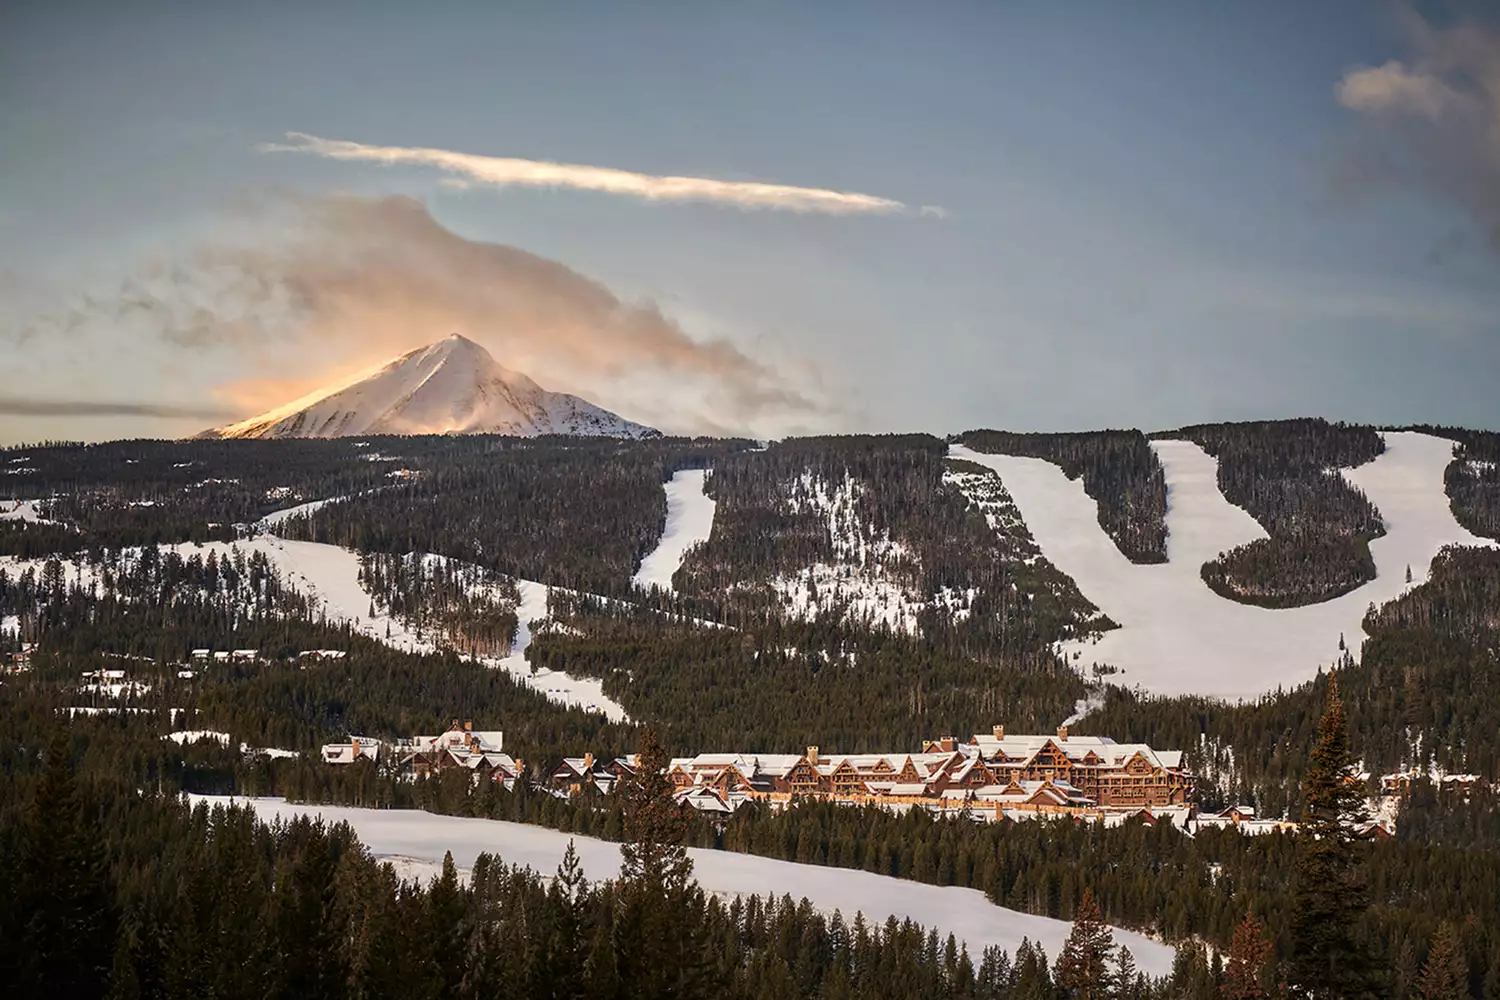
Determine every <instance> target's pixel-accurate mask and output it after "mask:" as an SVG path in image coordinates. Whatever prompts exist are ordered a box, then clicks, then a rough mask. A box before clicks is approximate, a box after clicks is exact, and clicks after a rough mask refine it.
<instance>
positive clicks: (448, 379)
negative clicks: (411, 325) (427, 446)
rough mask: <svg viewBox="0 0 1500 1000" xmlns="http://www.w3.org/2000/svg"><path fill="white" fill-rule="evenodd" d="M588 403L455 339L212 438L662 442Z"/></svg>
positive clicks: (640, 427)
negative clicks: (506, 437) (582, 437)
mask: <svg viewBox="0 0 1500 1000" xmlns="http://www.w3.org/2000/svg"><path fill="white" fill-rule="evenodd" d="M657 433H658V432H657V431H655V430H653V429H651V428H650V427H646V426H643V425H641V424H637V423H633V422H631V421H629V420H626V419H624V418H623V417H620V416H617V415H615V414H613V413H611V412H609V411H608V410H605V409H603V408H601V407H598V406H595V405H594V404H593V403H590V402H589V401H588V400H586V399H581V398H579V397H578V396H571V395H568V394H567V393H562V392H548V391H547V390H546V389H543V388H542V387H541V386H539V385H537V384H536V383H535V382H533V381H532V380H531V379H530V378H528V377H527V376H526V375H524V374H522V373H521V372H516V371H511V370H510V369H508V368H505V367H504V366H502V365H501V364H500V363H499V362H497V361H496V360H495V359H494V358H493V357H491V356H490V353H489V352H488V351H486V350H485V349H484V348H483V347H481V346H479V345H478V344H476V343H474V342H473V341H472V340H469V339H468V338H467V337H463V336H460V335H459V334H456V333H455V334H453V335H452V336H450V337H447V338H445V339H443V340H440V341H438V342H437V343H435V344H429V345H428V346H426V347H420V348H418V349H417V350H415V351H411V352H410V353H407V354H403V355H401V356H400V357H399V358H396V359H395V360H394V361H391V362H389V363H387V364H386V365H384V366H383V367H381V368H380V369H378V370H375V371H370V372H367V373H364V374H362V375H361V376H359V377H357V378H356V379H355V380H354V381H352V382H344V383H340V384H338V385H334V386H330V387H327V388H324V389H320V390H318V391H317V392H314V393H312V394H310V395H307V396H303V397H302V398H301V399H296V400H293V401H292V402H290V403H287V404H285V405H284V406H280V407H277V408H276V409H274V410H269V411H267V412H265V413H262V414H260V415H259V416H255V417H251V418H250V419H248V420H242V421H240V422H239V423H236V424H229V425H228V426H225V427H218V428H215V429H213V430H210V431H206V432H205V433H204V435H203V436H205V437H226V438H290V437H351V436H357V435H364V434H513V435H516V436H518V437H534V436H536V435H538V434H587V435H593V436H599V437H627V438H642V437H655V436H656V435H657Z"/></svg>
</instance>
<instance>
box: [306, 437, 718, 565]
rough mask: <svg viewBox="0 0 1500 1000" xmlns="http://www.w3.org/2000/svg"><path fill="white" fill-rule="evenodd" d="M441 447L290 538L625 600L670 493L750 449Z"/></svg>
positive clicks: (686, 444)
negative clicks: (684, 474) (689, 477)
mask: <svg viewBox="0 0 1500 1000" xmlns="http://www.w3.org/2000/svg"><path fill="white" fill-rule="evenodd" d="M414 440H418V439H414ZM421 440H425V439H421ZM438 440H439V441H441V442H442V443H443V446H442V448H441V449H440V450H436V451H434V452H433V453H432V454H431V455H430V456H429V459H428V461H427V462H426V463H425V464H424V465H422V466H421V467H419V469H418V471H419V473H420V474H419V475H415V476H409V477H405V478H402V479H401V480H399V481H398V482H395V483H392V484H391V485H390V486H389V487H388V488H386V489H382V490H379V491H377V492H370V493H363V494H359V495H356V496H352V497H351V498H350V499H349V500H348V501H346V502H344V503H339V504H329V505H327V506H325V507H322V508H320V509H319V510H318V511H316V512H315V513H314V514H312V515H311V516H310V517H306V518H295V519H291V520H289V521H288V522H287V523H286V524H285V525H284V526H283V528H282V529H281V531H282V532H283V533H284V534H286V535H287V536H288V537H292V538H302V539H306V540H309V541H317V542H328V543H332V544H335V545H342V546H346V547H348V548H353V549H358V550H360V551H365V552H387V553H391V554H394V555H405V554H407V553H411V552H430V553H435V554H438V555H442V556H447V557H450V558H453V559H459V560H462V561H464V562H470V563H474V564H476V565H479V566H485V567H488V568H490V569H495V570H499V571H500V572H503V573H508V574H511V575H514V576H519V577H522V578H524V579H531V580H539V581H542V582H545V583H555V584H560V585H563V586H568V587H575V588H578V589H580V590H587V591H591V592H595V593H607V594H608V593H626V592H628V591H629V588H630V577H631V574H632V573H634V572H635V569H636V567H637V566H638V565H639V564H640V561H641V558H642V557H643V556H644V555H645V554H646V553H647V552H648V551H649V550H650V549H651V547H652V546H653V545H655V543H656V541H657V539H658V538H660V537H661V532H662V525H663V524H664V523H665V521H666V516H667V510H666V499H665V497H664V495H663V493H662V483H663V481H665V480H666V479H669V478H670V477H671V475H672V473H673V472H674V471H675V470H677V469H680V468H695V467H696V468H701V467H703V466H708V465H713V464H715V462H716V460H718V459H719V458H721V457H722V456H728V455H732V454H734V453H735V452H737V451H740V450H742V449H743V448H744V447H746V446H747V444H748V442H736V441H699V442H693V441H687V440H683V439H678V438H663V439H658V440H653V441H641V442H623V441H615V440H599V439H578V438H574V439H557V440H551V441H549V440H547V439H518V438H504V437H482V438H473V437H453V438H441V439H438Z"/></svg>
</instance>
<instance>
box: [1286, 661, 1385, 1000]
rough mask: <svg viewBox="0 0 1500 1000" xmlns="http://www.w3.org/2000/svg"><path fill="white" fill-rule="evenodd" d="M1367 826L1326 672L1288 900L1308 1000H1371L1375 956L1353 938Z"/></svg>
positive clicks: (1361, 909) (1334, 687)
mask: <svg viewBox="0 0 1500 1000" xmlns="http://www.w3.org/2000/svg"><path fill="white" fill-rule="evenodd" d="M1368 820H1369V812H1368V809H1367V807H1366V804H1365V790H1364V788H1363V786H1362V785H1361V783H1360V782H1359V780H1358V768H1357V765H1356V761H1355V757H1354V754H1353V752H1352V751H1351V750H1350V748H1349V734H1348V728H1347V720H1346V718H1345V715H1344V703H1343V700H1342V699H1341V698H1340V696H1339V682H1338V674H1337V673H1331V674H1329V676H1328V697H1327V702H1326V705H1325V707H1324V711H1323V720H1322V722H1321V723H1320V724H1319V727H1318V742H1317V745H1316V746H1314V748H1313V752H1312V756H1311V758H1310V759H1309V760H1308V765H1307V773H1306V775H1305V777H1304V778H1303V782H1302V823H1301V826H1300V828H1299V829H1298V831H1297V862H1296V872H1295V876H1294V880H1295V881H1294V887H1293V898H1292V966H1291V972H1292V982H1293V984H1294V985H1295V986H1297V987H1298V988H1299V989H1300V990H1301V995H1303V996H1307V997H1310V998H1314V1000H1365V998H1373V997H1375V996H1376V992H1375V988H1374V975H1373V962H1374V960H1373V956H1371V955H1370V954H1369V953H1368V952H1367V950H1366V949H1365V947H1364V946H1363V944H1362V942H1361V940H1360V937H1359V924H1360V922H1361V920H1362V919H1363V918H1364V914H1365V910H1366V909H1367V908H1368V907H1369V897H1368V890H1367V888H1366V885H1365V872H1364V859H1365V848H1366V846H1367V845H1366V844H1365V843H1364V842H1363V841H1362V840H1361V839H1360V836H1359V833H1358V831H1359V829H1360V828H1361V827H1362V826H1363V825H1364V824H1365V823H1366V822H1368Z"/></svg>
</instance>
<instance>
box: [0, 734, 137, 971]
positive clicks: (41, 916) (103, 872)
mask: <svg viewBox="0 0 1500 1000" xmlns="http://www.w3.org/2000/svg"><path fill="white" fill-rule="evenodd" d="M69 751H70V748H69V742H68V736H67V733H66V731H65V730H58V731H57V732H56V733H55V734H54V736H53V739H52V742H51V744H50V745H49V747H48V749H47V752H46V760H45V762H44V763H43V767H42V773H41V777H40V778H39V779H38V781H37V784H36V787H35V789H34V791H33V793H32V796H31V801H30V802H29V803H28V804H27V806H26V809H25V811H24V812H23V814H22V817H21V823H20V830H19V850H18V855H19V857H18V863H17V876H18V877H17V880H16V885H15V886H14V888H13V889H11V890H9V891H8V892H7V895H11V896H12V898H11V900H10V905H11V906H12V907H13V908H14V909H13V911H12V912H13V913H14V914H15V918H14V919H15V920H16V924H17V926H16V928H15V929H16V931H18V933H17V936H16V940H15V942H14V943H15V945H16V948H15V954H14V957H13V960H12V961H13V962H14V974H15V975H16V980H17V981H16V983H15V984H14V985H15V987H16V992H14V993H13V994H12V995H14V996H67V997H98V996H103V995H104V992H105V990H106V988H107V986H108V983H109V977H110V970H111V967H112V966H113V965H114V962H115V951H116V947H115V935H116V933H117V932H118V918H117V914H116V908H115V897H114V888H113V886H112V885H111V884H110V881H109V875H108V872H107V869H106V868H105V860H106V859H105V857H104V846H103V843H102V842H101V840H100V838H99V833H98V827H97V826H96V825H95V824H94V823H93V822H91V821H90V820H89V818H88V817H87V816H85V815H84V804H83V801H82V798H81V796H80V794H79V790H78V787H77V783H76V781H75V780H74V775H73V762H72V757H71V754H70V752H69ZM5 964H6V965H7V966H9V965H11V963H10V962H7V963H5Z"/></svg>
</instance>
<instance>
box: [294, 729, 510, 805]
mask: <svg viewBox="0 0 1500 1000" xmlns="http://www.w3.org/2000/svg"><path fill="white" fill-rule="evenodd" d="M504 739H505V734H504V733H503V732H501V731H500V730H483V729H475V728H474V723H473V722H464V723H462V724H460V723H459V721H458V720H457V719H454V720H453V726H452V727H451V728H450V729H449V730H448V731H447V732H445V733H442V734H440V735H438V736H413V737H411V738H410V739H404V740H395V741H392V742H385V741H382V740H379V739H373V738H370V737H365V736H350V737H349V741H348V742H347V743H327V744H324V746H323V750H322V757H323V762H324V763H325V764H353V763H355V762H356V761H360V760H368V761H370V762H372V763H375V764H381V763H384V764H385V765H386V766H388V767H392V768H396V769H399V770H402V771H405V772H407V773H410V774H412V775H413V776H415V777H419V778H420V777H428V776H430V775H434V774H441V773H443V772H445V771H453V770H458V771H464V772H467V773H469V774H471V775H473V776H474V778H475V780H480V779H488V780H490V781H494V782H498V783H500V784H503V785H504V786H505V787H506V788H508V789H510V788H514V787H515V783H516V781H517V779H518V778H520V776H521V775H522V773H523V772H524V769H525V766H526V764H525V762H524V761H521V760H517V759H516V758H514V757H512V756H511V755H510V754H508V753H504V752H502V750H501V746H502V745H503V743H504Z"/></svg>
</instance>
